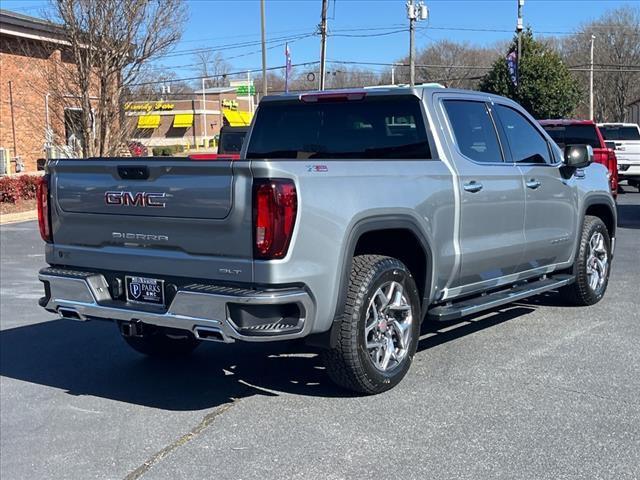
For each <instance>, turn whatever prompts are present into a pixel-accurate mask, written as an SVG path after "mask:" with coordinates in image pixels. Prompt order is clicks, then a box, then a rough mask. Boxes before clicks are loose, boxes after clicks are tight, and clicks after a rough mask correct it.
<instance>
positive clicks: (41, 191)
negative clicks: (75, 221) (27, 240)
mask: <svg viewBox="0 0 640 480" xmlns="http://www.w3.org/2000/svg"><path fill="white" fill-rule="evenodd" d="M36 197H37V201H38V226H39V227H40V236H41V237H42V240H44V241H45V242H51V240H52V237H51V215H50V212H49V177H47V176H46V175H45V176H44V177H42V178H41V179H40V181H39V182H38V190H37V192H36Z"/></svg>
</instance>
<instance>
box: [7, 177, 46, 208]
mask: <svg viewBox="0 0 640 480" xmlns="http://www.w3.org/2000/svg"><path fill="white" fill-rule="evenodd" d="M39 179H40V177H39V176H38V175H20V176H17V177H2V178H0V202H1V203H17V202H19V201H21V200H29V199H32V198H36V191H37V188H38V181H39Z"/></svg>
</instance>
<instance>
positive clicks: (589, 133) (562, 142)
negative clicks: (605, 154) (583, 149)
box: [542, 125, 602, 148]
mask: <svg viewBox="0 0 640 480" xmlns="http://www.w3.org/2000/svg"><path fill="white" fill-rule="evenodd" d="M542 128H544V129H545V130H546V131H547V133H548V134H549V136H550V137H551V138H552V139H553V141H554V142H556V143H557V144H558V145H559V146H560V147H561V148H564V147H566V146H567V145H591V148H602V145H601V143H600V138H599V137H598V132H597V131H596V126H595V125H543V126H542Z"/></svg>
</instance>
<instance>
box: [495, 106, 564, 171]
mask: <svg viewBox="0 0 640 480" xmlns="http://www.w3.org/2000/svg"><path fill="white" fill-rule="evenodd" d="M495 110H496V111H497V113H498V116H499V118H500V123H501V124H502V128H503V129H504V133H505V135H506V137H507V142H509V148H510V149H511V156H512V158H513V161H514V162H516V163H540V164H546V163H552V162H551V154H550V153H549V144H548V143H547V140H546V139H545V138H544V137H543V136H542V134H541V133H540V132H539V131H538V130H537V129H536V128H535V127H534V126H533V125H532V124H531V122H529V120H527V118H526V117H525V116H524V115H522V114H521V113H520V112H518V111H516V110H514V109H513V108H510V107H506V106H504V105H496V106H495Z"/></svg>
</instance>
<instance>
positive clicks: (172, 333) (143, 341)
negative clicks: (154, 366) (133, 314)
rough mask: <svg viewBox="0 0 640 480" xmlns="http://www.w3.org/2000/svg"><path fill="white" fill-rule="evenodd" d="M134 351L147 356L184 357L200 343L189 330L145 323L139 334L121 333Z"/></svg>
mask: <svg viewBox="0 0 640 480" xmlns="http://www.w3.org/2000/svg"><path fill="white" fill-rule="evenodd" d="M122 338H123V339H124V341H125V342H126V343H127V345H129V346H130V347H131V348H133V349H134V350H135V351H136V352H139V353H142V354H143V355H147V356H149V357H161V358H172V357H185V356H187V355H189V354H191V352H193V350H195V348H196V347H197V346H198V345H200V341H199V340H198V339H196V338H195V337H194V336H193V335H192V334H191V333H190V332H186V331H182V330H172V329H165V328H161V327H155V326H153V325H145V326H144V330H143V334H142V335H141V336H128V335H122Z"/></svg>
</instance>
